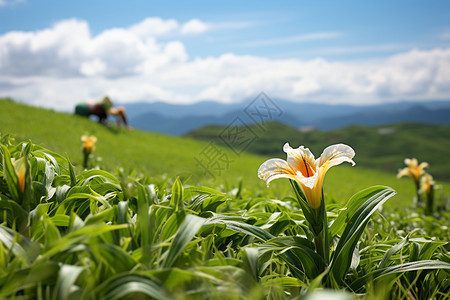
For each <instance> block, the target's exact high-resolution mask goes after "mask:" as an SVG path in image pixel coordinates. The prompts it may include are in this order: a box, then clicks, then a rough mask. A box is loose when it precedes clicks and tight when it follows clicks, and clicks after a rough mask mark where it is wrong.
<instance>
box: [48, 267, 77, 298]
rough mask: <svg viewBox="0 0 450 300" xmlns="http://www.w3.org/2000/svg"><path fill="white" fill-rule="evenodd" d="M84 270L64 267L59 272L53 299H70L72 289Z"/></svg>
mask: <svg viewBox="0 0 450 300" xmlns="http://www.w3.org/2000/svg"><path fill="white" fill-rule="evenodd" d="M83 270H84V268H83V267H79V266H72V265H62V266H61V268H60V269H59V272H58V280H57V281H56V286H55V289H54V293H53V299H69V295H70V291H71V287H72V286H73V285H74V284H75V281H76V280H77V278H78V276H79V275H80V274H81V272H83Z"/></svg>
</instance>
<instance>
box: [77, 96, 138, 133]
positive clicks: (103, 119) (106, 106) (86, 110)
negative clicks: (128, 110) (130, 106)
mask: <svg viewBox="0 0 450 300" xmlns="http://www.w3.org/2000/svg"><path fill="white" fill-rule="evenodd" d="M75 114H76V115H79V116H83V117H90V116H97V117H98V122H99V123H102V124H105V125H108V122H107V121H108V115H113V116H115V117H116V120H117V127H118V128H119V129H120V128H121V126H122V122H123V123H124V124H125V126H126V127H127V129H128V130H131V129H132V128H131V127H130V126H129V125H128V121H127V117H126V114H125V108H124V107H123V106H119V107H117V108H116V107H113V102H112V101H111V99H110V98H109V97H108V96H105V97H104V98H103V99H102V100H101V101H99V102H96V103H90V102H89V101H87V102H83V103H78V104H77V105H76V106H75Z"/></svg>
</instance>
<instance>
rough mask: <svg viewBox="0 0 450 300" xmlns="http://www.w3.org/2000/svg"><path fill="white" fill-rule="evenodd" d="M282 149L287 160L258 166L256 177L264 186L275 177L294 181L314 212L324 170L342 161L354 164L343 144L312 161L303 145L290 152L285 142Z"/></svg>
mask: <svg viewBox="0 0 450 300" xmlns="http://www.w3.org/2000/svg"><path fill="white" fill-rule="evenodd" d="M283 150H284V152H286V153H287V160H283V159H279V158H272V159H269V160H267V161H266V162H264V163H263V164H262V165H261V166H260V167H259V170H258V176H259V178H261V179H263V180H264V181H265V182H266V184H267V186H269V182H270V181H272V180H274V179H278V178H288V179H293V180H295V181H297V182H298V183H299V185H300V187H301V188H302V190H303V193H304V194H305V196H306V198H307V201H308V203H309V205H310V206H311V207H312V208H314V209H315V208H318V207H319V206H320V201H321V198H322V185H323V180H324V177H325V173H326V172H327V171H328V169H329V168H331V167H333V166H336V165H339V164H341V163H343V162H349V163H351V164H352V165H355V162H354V161H353V160H352V158H353V157H354V156H355V151H354V150H353V149H352V148H351V147H350V146H347V145H344V144H337V145H332V146H329V147H327V148H325V150H324V151H323V152H322V155H321V156H320V158H318V159H314V155H313V154H312V153H311V151H310V150H309V149H308V148H305V147H303V146H300V147H299V148H297V149H293V148H291V146H289V143H286V144H285V145H284V147H283Z"/></svg>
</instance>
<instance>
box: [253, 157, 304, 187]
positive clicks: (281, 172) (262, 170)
mask: <svg viewBox="0 0 450 300" xmlns="http://www.w3.org/2000/svg"><path fill="white" fill-rule="evenodd" d="M258 177H259V178H261V179H262V180H264V181H265V182H266V184H267V186H269V182H271V181H272V180H274V179H278V178H288V179H294V180H297V177H296V176H295V172H294V170H292V168H291V167H290V166H289V164H288V163H287V162H286V161H285V160H282V159H280V158H272V159H269V160H267V161H266V162H264V163H263V164H262V165H261V166H260V167H259V169H258Z"/></svg>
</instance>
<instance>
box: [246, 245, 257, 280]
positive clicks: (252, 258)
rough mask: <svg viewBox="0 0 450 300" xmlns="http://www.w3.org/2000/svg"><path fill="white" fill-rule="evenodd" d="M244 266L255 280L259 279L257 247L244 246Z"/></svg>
mask: <svg viewBox="0 0 450 300" xmlns="http://www.w3.org/2000/svg"><path fill="white" fill-rule="evenodd" d="M243 261H244V266H245V269H246V270H247V272H248V273H249V274H250V275H251V276H252V278H253V280H254V281H255V282H258V281H259V267H258V261H259V259H258V248H244V258H243Z"/></svg>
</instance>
